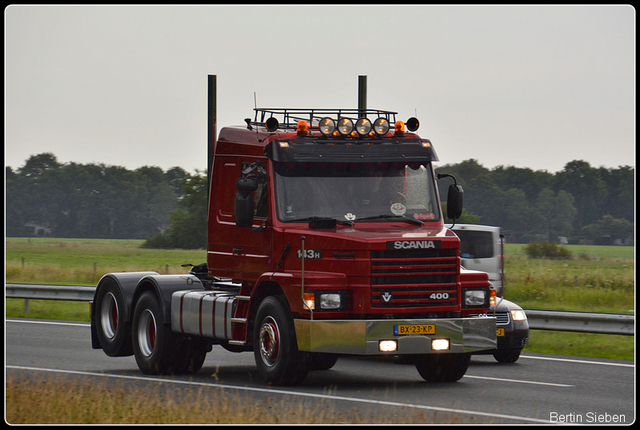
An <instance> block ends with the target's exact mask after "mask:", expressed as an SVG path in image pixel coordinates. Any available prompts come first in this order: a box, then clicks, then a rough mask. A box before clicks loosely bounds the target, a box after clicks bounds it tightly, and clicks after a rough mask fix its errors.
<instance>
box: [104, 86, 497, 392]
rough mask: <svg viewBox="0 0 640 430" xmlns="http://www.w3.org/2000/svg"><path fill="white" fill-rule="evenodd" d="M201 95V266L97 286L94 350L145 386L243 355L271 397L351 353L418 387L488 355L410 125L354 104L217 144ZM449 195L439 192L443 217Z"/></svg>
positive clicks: (483, 326) (479, 300) (275, 120)
mask: <svg viewBox="0 0 640 430" xmlns="http://www.w3.org/2000/svg"><path fill="white" fill-rule="evenodd" d="M361 82H362V80H361ZM215 83H216V77H215V76H209V97H208V100H209V118H208V125H209V126H208V130H209V159H208V166H209V168H208V175H209V183H210V187H209V198H208V205H209V212H208V244H207V250H206V263H201V264H197V265H195V266H193V265H190V266H191V269H190V271H189V273H184V274H176V275H160V274H158V273H156V272H129V273H126V272H125V273H108V274H106V275H104V276H103V277H102V279H101V280H100V281H99V283H98V285H97V288H96V293H95V296H94V299H93V302H92V306H91V337H92V345H93V347H94V348H99V349H102V350H103V351H104V352H105V353H106V354H107V355H108V356H113V357H118V356H131V355H133V356H134V357H135V360H136V363H137V365H138V367H139V368H140V370H141V371H142V372H143V373H145V374H180V373H193V372H197V371H198V370H199V369H200V368H201V367H202V365H203V362H204V359H205V356H206V354H207V353H208V352H210V351H211V350H212V348H224V349H226V350H228V351H231V352H234V353H241V352H245V351H247V352H252V353H253V355H254V358H255V363H256V366H257V370H258V373H259V375H260V376H261V377H262V379H263V380H264V381H265V383H267V384H271V385H294V384H300V383H302V382H303V380H304V379H305V377H306V375H307V374H308V372H310V371H316V370H321V369H329V368H331V367H332V366H333V365H334V364H335V363H336V360H338V358H339V357H342V356H350V355H361V356H389V355H393V356H400V357H401V358H403V359H404V360H409V361H411V362H413V363H414V364H415V366H416V368H417V370H418V372H419V374H420V375H421V376H422V378H423V379H425V380H426V381H435V382H453V381H457V380H459V379H460V378H462V376H463V375H464V374H465V372H466V370H467V367H468V365H469V360H470V355H471V353H473V352H475V351H482V350H490V349H495V347H496V320H495V318H494V317H492V316H491V315H488V314H487V312H488V310H489V307H490V305H489V299H490V284H489V278H488V276H487V274H486V273H482V272H478V271H470V270H465V269H463V268H461V266H460V252H459V249H460V240H459V239H458V237H457V236H456V235H455V234H454V233H453V232H452V231H451V230H450V229H449V228H447V227H446V226H445V225H444V222H443V218H444V217H443V214H442V211H441V206H440V197H439V195H438V191H437V187H436V181H437V180H441V179H445V180H450V179H446V177H447V176H448V175H436V174H435V173H434V170H433V163H435V162H437V161H438V157H437V155H436V152H435V149H434V146H433V144H432V143H431V141H430V140H428V139H425V138H422V137H420V136H418V134H416V131H417V130H418V127H419V122H418V120H417V119H416V118H409V119H408V120H407V121H406V122H404V121H401V120H398V119H397V118H396V117H397V116H398V114H397V113H396V112H393V111H387V110H377V109H368V108H367V107H366V106H364V103H363V102H361V103H360V105H359V106H358V109H289V108H278V109H267V108H255V109H254V117H253V119H251V118H248V119H246V120H245V124H243V125H242V126H232V127H224V128H222V129H221V130H220V133H219V135H218V134H217V133H216V124H215V119H216V116H217V110H216V106H215ZM361 92H362V85H361ZM360 100H366V97H364V98H362V97H361V99H360ZM453 180H454V182H455V178H453ZM462 193H463V191H462V188H461V187H460V186H459V185H457V184H456V183H452V184H450V186H449V194H448V198H447V214H448V216H449V218H452V219H455V218H459V216H460V213H461V211H462ZM114 210H117V208H114Z"/></svg>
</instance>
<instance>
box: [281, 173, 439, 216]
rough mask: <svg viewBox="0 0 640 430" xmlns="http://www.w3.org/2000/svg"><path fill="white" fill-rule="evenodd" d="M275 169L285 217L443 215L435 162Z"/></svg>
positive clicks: (282, 211) (282, 214)
mask: <svg viewBox="0 0 640 430" xmlns="http://www.w3.org/2000/svg"><path fill="white" fill-rule="evenodd" d="M274 167H275V172H276V175H275V197H276V206H277V214H278V219H279V220H280V221H284V222H287V221H288V222H296V221H304V220H308V219H310V218H333V219H336V220H337V221H339V222H349V223H351V222H356V223H357V222H358V221H365V220H366V221H367V222H369V221H371V222H378V221H387V222H388V221H389V220H395V219H396V218H397V219H399V220H407V221H416V222H417V223H422V222H427V221H436V220H439V219H440V207H439V205H438V199H437V198H436V192H435V187H434V179H433V173H432V170H431V166H430V165H429V164H426V165H421V164H418V163H415V164H412V165H405V164H403V163H376V164H372V163H274Z"/></svg>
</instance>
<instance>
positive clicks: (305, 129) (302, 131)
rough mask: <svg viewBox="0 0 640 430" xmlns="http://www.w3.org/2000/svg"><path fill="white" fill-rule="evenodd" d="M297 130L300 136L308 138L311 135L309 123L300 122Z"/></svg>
mask: <svg viewBox="0 0 640 430" xmlns="http://www.w3.org/2000/svg"><path fill="white" fill-rule="evenodd" d="M296 130H297V132H298V136H306V135H307V134H309V124H307V121H298V125H297V127H296Z"/></svg>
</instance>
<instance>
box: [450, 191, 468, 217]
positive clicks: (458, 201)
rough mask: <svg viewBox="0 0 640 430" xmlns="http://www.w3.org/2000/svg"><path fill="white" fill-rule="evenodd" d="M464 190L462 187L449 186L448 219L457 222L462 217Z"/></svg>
mask: <svg viewBox="0 0 640 430" xmlns="http://www.w3.org/2000/svg"><path fill="white" fill-rule="evenodd" d="M463 197H464V190H463V189H462V185H458V184H451V185H449V193H448V194H447V218H449V219H452V220H456V219H458V218H460V216H461V215H462V200H463Z"/></svg>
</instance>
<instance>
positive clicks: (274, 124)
mask: <svg viewBox="0 0 640 430" xmlns="http://www.w3.org/2000/svg"><path fill="white" fill-rule="evenodd" d="M264 125H265V127H267V130H269V131H270V132H272V133H273V132H274V131H276V130H277V129H278V127H279V126H280V123H279V122H278V120H277V119H276V118H274V117H271V118H269V119H268V120H267V121H266V122H265V123H264Z"/></svg>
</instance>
